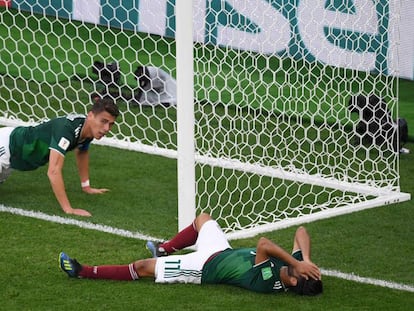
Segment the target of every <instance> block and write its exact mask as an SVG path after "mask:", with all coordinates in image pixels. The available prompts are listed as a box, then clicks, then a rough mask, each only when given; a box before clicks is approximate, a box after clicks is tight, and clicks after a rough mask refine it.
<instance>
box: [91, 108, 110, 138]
mask: <svg viewBox="0 0 414 311" xmlns="http://www.w3.org/2000/svg"><path fill="white" fill-rule="evenodd" d="M88 117H89V118H88V121H89V127H90V131H91V134H92V136H93V138H95V139H101V138H102V137H104V136H105V135H106V134H107V133H108V132H109V131H110V130H111V128H112V126H113V125H114V123H115V117H114V116H112V115H111V114H110V113H108V112H106V111H103V112H100V113H97V114H94V113H92V112H89V115H88Z"/></svg>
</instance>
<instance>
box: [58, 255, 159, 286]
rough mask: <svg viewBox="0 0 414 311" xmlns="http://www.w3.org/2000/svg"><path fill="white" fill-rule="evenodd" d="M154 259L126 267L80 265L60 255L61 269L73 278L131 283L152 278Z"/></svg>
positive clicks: (66, 256)
mask: <svg viewBox="0 0 414 311" xmlns="http://www.w3.org/2000/svg"><path fill="white" fill-rule="evenodd" d="M155 262H156V259H154V258H150V259H142V260H137V261H136V262H134V263H131V264H128V265H100V266H89V265H81V264H80V263H79V262H78V261H77V260H76V259H72V258H70V257H69V256H68V255H67V254H65V253H63V252H62V253H60V255H59V264H60V267H61V269H62V270H63V271H64V272H66V273H67V274H68V276H70V277H73V278H85V279H107V280H119V281H132V280H137V279H139V278H143V277H153V276H154V271H155Z"/></svg>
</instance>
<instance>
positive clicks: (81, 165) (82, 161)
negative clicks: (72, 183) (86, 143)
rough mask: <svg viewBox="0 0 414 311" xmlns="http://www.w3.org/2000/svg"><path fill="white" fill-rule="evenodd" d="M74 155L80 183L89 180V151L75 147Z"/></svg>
mask: <svg viewBox="0 0 414 311" xmlns="http://www.w3.org/2000/svg"><path fill="white" fill-rule="evenodd" d="M75 155H76V165H77V166H78V172H79V178H80V181H81V183H82V182H86V181H89V152H88V151H87V150H79V149H76V150H75Z"/></svg>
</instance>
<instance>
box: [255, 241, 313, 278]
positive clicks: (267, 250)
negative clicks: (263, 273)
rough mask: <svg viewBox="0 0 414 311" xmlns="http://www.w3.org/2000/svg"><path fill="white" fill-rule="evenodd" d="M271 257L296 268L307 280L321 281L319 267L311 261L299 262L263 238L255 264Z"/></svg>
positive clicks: (259, 243)
mask: <svg viewBox="0 0 414 311" xmlns="http://www.w3.org/2000/svg"><path fill="white" fill-rule="evenodd" d="M270 257H275V258H278V259H280V260H282V261H283V262H285V263H286V264H287V265H289V266H292V267H294V268H295V269H296V270H297V271H298V273H299V275H300V276H303V277H305V278H309V277H311V278H314V279H320V277H321V272H320V270H319V268H318V266H317V265H315V264H314V263H312V262H310V261H299V260H297V259H296V258H294V257H293V256H292V255H291V254H289V253H288V252H287V251H285V250H284V249H283V248H282V247H280V246H279V245H277V244H276V243H274V242H272V241H270V240H269V239H267V238H264V237H261V238H260V239H259V241H258V242H257V246H256V259H255V263H256V264H258V263H261V262H264V261H266V260H268V259H269V258H270Z"/></svg>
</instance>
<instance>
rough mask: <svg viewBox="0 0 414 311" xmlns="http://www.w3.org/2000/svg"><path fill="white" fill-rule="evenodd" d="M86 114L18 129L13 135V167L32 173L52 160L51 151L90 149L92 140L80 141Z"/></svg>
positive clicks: (11, 150) (62, 151) (64, 152)
mask: <svg viewBox="0 0 414 311" xmlns="http://www.w3.org/2000/svg"><path fill="white" fill-rule="evenodd" d="M85 120H86V117H85V116H84V115H68V116H66V117H60V118H56V119H52V120H50V121H47V122H44V123H42V124H39V125H36V126H27V127H16V128H15V129H14V130H13V132H12V133H11V135H10V165H11V167H12V168H14V169H17V170H21V171H29V170H34V169H36V168H38V167H39V166H42V165H45V164H46V163H47V162H48V161H49V154H50V149H53V150H56V151H57V152H59V153H61V154H62V155H65V154H66V152H67V151H70V150H73V149H74V148H75V147H78V148H79V149H81V150H87V149H88V148H89V144H90V142H91V141H92V139H86V140H83V141H79V138H80V134H81V131H82V127H83V125H84V124H85Z"/></svg>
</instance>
